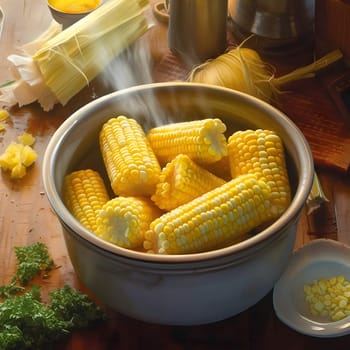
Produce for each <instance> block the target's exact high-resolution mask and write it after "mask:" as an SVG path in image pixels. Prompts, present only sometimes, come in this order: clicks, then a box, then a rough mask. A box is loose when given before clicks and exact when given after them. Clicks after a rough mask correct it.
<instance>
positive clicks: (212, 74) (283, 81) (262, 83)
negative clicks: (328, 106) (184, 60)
mask: <svg viewBox="0 0 350 350" xmlns="http://www.w3.org/2000/svg"><path fill="white" fill-rule="evenodd" d="M342 57H343V55H342V53H341V52H340V51H339V50H334V51H332V52H330V53H329V54H327V55H326V56H324V57H322V58H320V59H319V60H316V61H315V62H313V63H312V64H309V65H307V66H305V67H301V68H298V69H296V70H294V71H292V72H290V73H288V74H286V75H283V76H281V77H278V78H276V77H275V68H274V67H273V66H272V65H270V64H268V63H266V62H264V61H263V60H262V59H261V57H260V55H259V54H258V52H256V51H255V50H253V49H250V48H245V47H242V46H238V47H236V48H233V49H231V50H229V51H228V52H226V53H224V54H222V55H220V56H218V57H217V58H215V59H213V60H209V61H207V62H204V63H203V64H200V65H198V66H196V67H194V69H193V70H192V71H191V72H190V74H189V78H188V81H189V82H195V83H205V84H213V85H218V86H224V87H227V88H230V89H233V90H238V91H241V92H244V93H247V94H249V95H252V96H255V97H257V98H259V99H262V100H264V101H267V102H271V100H272V99H273V98H274V97H275V96H276V95H277V94H278V93H279V92H280V91H281V89H282V87H284V86H285V85H287V84H288V83H290V82H292V81H296V80H300V79H306V78H312V77H314V76H315V74H316V72H317V71H319V70H320V69H323V68H325V67H327V66H328V65H330V64H332V63H334V62H336V61H338V60H339V59H341V58H342Z"/></svg>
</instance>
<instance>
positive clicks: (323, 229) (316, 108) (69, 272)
mask: <svg viewBox="0 0 350 350" xmlns="http://www.w3.org/2000/svg"><path fill="white" fill-rule="evenodd" d="M1 6H2V8H3V11H4V13H5V21H4V28H3V32H2V35H1V39H0V67H1V69H0V81H1V82H3V81H6V80H7V79H10V78H11V75H10V73H9V71H8V67H9V63H8V62H7V60H6V57H7V56H8V55H9V54H12V53H16V52H17V48H18V46H20V45H21V44H23V43H25V42H27V41H29V40H31V39H33V38H34V37H35V36H36V35H37V34H39V33H41V32H42V31H43V30H44V29H45V28H46V27H47V26H48V24H49V23H50V20H51V17H50V14H49V11H48V9H47V7H46V3H45V1H44V0H40V1H39V0H36V1H26V0H2V1H1ZM144 39H145V40H148V42H149V43H150V52H151V54H152V56H153V59H154V65H153V66H152V73H153V80H154V81H164V80H172V79H179V78H181V77H182V78H183V77H184V73H185V69H184V68H183V67H181V65H178V66H177V65H176V64H175V65H174V64H173V63H174V61H175V62H176V57H174V55H172V54H171V53H170V52H169V50H168V47H167V26H166V24H161V23H159V22H157V21H155V26H154V27H153V28H152V29H151V30H150V31H149V32H148V33H147V34H146V35H145V36H144ZM313 54H314V51H313V50H312V49H310V48H309V49H305V50H302V51H300V52H296V53H294V54H289V55H288V56H286V55H274V56H266V57H264V58H265V59H266V60H268V61H270V62H271V63H273V64H275V65H276V67H277V71H278V74H282V73H284V72H288V71H290V70H291V69H293V68H296V67H299V66H301V65H305V64H308V63H311V61H312V59H313ZM343 68H344V67H342V66H341V67H339V66H337V67H335V68H334V69H331V70H327V74H325V73H324V74H320V75H319V76H318V77H317V78H315V79H309V80H306V81H301V82H298V83H294V84H293V85H290V86H289V87H288V92H287V93H286V94H283V95H281V97H280V99H279V101H278V103H277V107H278V108H280V109H281V110H283V111H284V112H286V113H287V114H288V115H289V116H290V118H291V119H293V120H294V121H295V122H296V123H297V125H299V127H300V128H301V129H302V131H303V132H304V134H305V135H306V137H307V138H308V140H309V142H310V145H311V147H312V151H313V153H314V157H315V162H316V170H317V173H318V175H319V177H320V181H321V184H322V186H323V189H324V191H325V193H326V196H327V198H328V199H329V201H328V202H327V203H325V204H324V205H322V207H321V208H320V209H319V210H317V211H316V212H315V213H314V214H312V215H307V212H306V209H305V210H304V212H303V214H302V216H301V219H300V223H299V227H298V235H297V240H296V248H298V247H301V246H303V245H304V244H305V243H307V242H308V241H310V240H313V239H317V238H321V237H323V238H324V237H326V238H331V239H336V240H339V241H342V242H344V243H350V184H349V177H348V175H347V168H348V165H349V163H350V152H349V144H350V131H349V128H348V127H347V126H346V123H345V121H344V120H343V119H342V117H341V116H340V114H339V112H338V110H337V108H336V107H335V105H334V104H333V102H332V101H331V100H330V98H329V95H328V93H327V90H326V88H325V86H326V84H327V82H328V81H329V79H331V78H332V77H334V76H335V75H336V74H338V73H339V71H338V70H339V69H340V70H341V69H343ZM94 89H95V87H94V84H92V85H91V86H90V87H89V88H86V89H85V90H84V91H82V92H81V93H79V94H78V95H77V96H76V97H75V98H74V99H73V100H71V101H70V102H69V104H68V105H67V106H65V107H61V106H56V107H55V108H54V109H53V110H52V111H50V112H43V111H42V109H41V108H40V106H39V105H37V104H36V103H35V104H32V105H29V106H25V107H22V108H19V107H14V108H12V109H11V110H10V119H9V120H8V121H7V127H6V131H4V132H1V134H0V151H1V152H2V151H3V150H4V149H5V148H6V146H7V145H8V144H9V143H10V142H11V141H13V140H15V139H16V137H17V136H19V135H20V134H22V133H23V132H24V131H28V132H30V133H32V134H33V135H34V136H35V137H36V144H35V146H34V147H35V150H36V151H37V152H38V154H39V157H38V160H37V161H36V163H35V165H34V166H33V167H32V168H31V169H30V170H29V172H28V174H27V176H26V177H25V178H23V179H22V180H18V181H13V180H10V178H9V176H8V174H6V173H1V174H0V176H1V179H0V200H1V204H0V232H1V235H0V256H1V260H0V284H5V283H8V282H9V279H10V277H11V276H12V274H13V272H14V270H15V268H16V266H15V264H16V259H15V255H14V250H13V247H14V246H22V245H27V244H32V243H35V242H38V241H41V242H43V243H45V244H46V245H47V246H48V248H49V251H50V254H51V256H52V257H53V259H54V261H55V263H56V264H57V265H59V266H60V268H59V269H57V270H55V271H54V272H53V273H52V275H51V278H49V279H47V280H44V281H42V290H43V292H44V295H45V293H46V292H47V291H49V290H52V289H55V288H57V287H60V286H62V285H64V284H69V285H71V286H73V287H74V288H76V289H79V290H81V291H83V292H86V293H89V292H88V291H87V290H86V289H85V288H84V286H82V284H81V283H80V282H79V280H78V279H77V277H76V275H75V273H74V270H73V268H72V265H71V263H70V260H69V257H68V255H67V251H66V248H65V245H64V241H63V237H62V234H61V227H60V225H59V223H58V220H57V218H56V217H55V215H54V214H53V212H52V210H51V209H50V206H49V203H48V201H47V198H46V195H45V193H44V189H43V185H42V180H41V165H42V157H43V153H44V151H45V147H46V145H47V142H48V141H49V139H50V136H51V135H52V134H53V133H54V131H55V130H56V129H57V127H58V126H59V125H60V124H61V123H62V121H63V120H65V118H67V117H68V116H69V115H70V114H71V113H72V112H73V111H75V110H76V109H78V108H79V107H80V106H81V105H83V104H85V103H86V102H88V101H89V100H90V99H91V98H92V96H93V95H94V94H96V90H94ZM97 94H98V93H97ZM325 125H326V127H325ZM319 135H322V138H323V139H321V138H320V137H319ZM44 298H45V296H44ZM349 342H350V336H345V337H341V338H336V339H318V338H312V337H308V336H304V335H301V334H299V333H297V332H295V331H293V330H291V329H290V328H288V327H287V326H285V325H284V324H283V323H281V322H280V321H279V320H278V319H277V317H276V315H275V312H274V310H273V307H272V297H271V293H270V294H269V295H267V296H266V297H265V298H264V299H263V300H261V301H260V302H259V303H258V304H256V305H255V306H253V307H251V308H250V309H249V310H247V311H245V312H242V313H241V314H239V315H237V316H235V317H232V318H230V319H228V320H225V321H222V322H217V323H215V324H210V325H203V326H194V327H182V326H181V327H168V326H159V325H152V324H145V323H142V322H139V321H135V320H132V319H129V318H127V317H124V316H122V315H119V314H112V315H111V318H110V319H109V320H108V321H106V322H105V323H104V324H103V325H101V326H98V327H96V328H93V329H88V330H84V331H81V332H77V333H74V334H73V335H72V336H71V337H70V338H69V339H68V340H67V341H64V342H63V343H62V344H59V346H58V347H57V348H58V349H67V350H68V349H74V350H79V349H89V350H92V349H128V350H131V349H143V348H153V349H168V350H180V349H191V350H195V349H201V350H203V349H204V350H205V349H241V350H250V349H270V348H283V349H286V350H287V349H299V350H302V349H308V350H313V349H315V350H316V349H317V350H320V349H330V348H331V349H334V350H336V349H344V347H345V346H346V344H349Z"/></svg>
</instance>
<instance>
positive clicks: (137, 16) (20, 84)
mask: <svg viewBox="0 0 350 350" xmlns="http://www.w3.org/2000/svg"><path fill="white" fill-rule="evenodd" d="M148 4H149V2H148V0H110V1H107V2H105V3H104V4H103V5H102V6H100V7H99V8H98V9H96V10H95V11H93V12H91V13H90V14H88V15H87V16H86V17H84V18H82V19H81V20H79V21H78V22H76V23H74V24H73V25H72V26H70V27H68V28H66V29H65V30H63V31H61V32H59V33H58V34H57V33H53V29H52V28H51V29H49V30H48V32H47V33H45V34H43V35H42V36H41V37H40V38H38V39H36V40H35V41H34V42H32V43H30V44H27V45H26V46H25V47H24V48H23V51H24V53H23V55H10V56H9V57H8V59H9V61H10V62H11V63H12V74H13V76H14V82H13V83H12V84H6V86H3V87H2V88H1V89H0V92H1V94H0V103H2V105H3V106H4V105H5V106H9V105H13V104H16V103H18V104H19V105H20V106H22V105H26V104H29V103H32V102H34V101H38V102H39V103H40V104H41V106H42V108H43V109H44V110H46V111H47V110H50V109H52V108H53V106H54V104H55V103H61V104H62V105H65V104H67V102H68V101H69V100H70V99H71V98H72V97H73V96H75V95H76V94H77V93H78V92H79V91H80V90H82V89H83V88H84V87H85V86H87V85H88V84H89V83H90V82H91V80H92V79H94V78H95V77H96V76H97V75H98V74H100V73H101V72H102V71H103V69H104V68H105V67H106V66H107V65H108V64H109V63H110V62H111V61H112V60H113V59H114V58H115V57H116V56H117V55H118V54H120V53H121V52H122V51H124V50H125V49H126V48H127V47H129V46H130V45H131V44H132V43H133V42H134V41H135V40H137V39H138V38H139V37H140V36H141V35H142V34H144V33H145V32H146V31H147V30H148V28H149V23H148V20H147V17H146V15H145V11H146V7H147V6H148ZM33 51H34V52H33Z"/></svg>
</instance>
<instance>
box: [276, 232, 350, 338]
mask: <svg viewBox="0 0 350 350" xmlns="http://www.w3.org/2000/svg"><path fill="white" fill-rule="evenodd" d="M340 275H342V276H344V278H345V279H346V280H347V281H350V247H349V246H347V245H345V244H343V243H340V242H337V241H334V240H331V239H316V240H314V241H311V242H310V243H308V244H306V245H305V246H303V247H302V248H300V249H298V250H297V251H296V252H295V253H294V254H293V256H292V258H291V260H290V263H289V264H288V267H287V268H286V270H285V271H284V273H283V274H282V276H281V278H280V279H279V280H278V282H277V283H276V285H275V288H274V291H273V303H274V308H275V311H276V314H277V316H278V318H279V319H280V320H281V321H283V322H284V323H285V324H286V325H288V326H289V327H291V328H293V329H295V330H296V331H298V332H299V333H302V334H306V335H311V336H314V337H320V338H330V337H339V336H343V335H346V334H350V316H348V317H345V318H343V319H341V320H339V321H333V322H332V321H330V320H328V319H327V318H325V317H321V316H315V315H313V314H312V313H311V312H310V309H309V306H308V304H307V302H306V301H305V297H304V286H305V285H306V284H311V283H312V282H313V281H317V280H319V279H320V278H331V277H336V276H340Z"/></svg>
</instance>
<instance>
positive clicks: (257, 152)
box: [227, 129, 291, 217]
mask: <svg viewBox="0 0 350 350" xmlns="http://www.w3.org/2000/svg"><path fill="white" fill-rule="evenodd" d="M227 148H228V157H229V162H230V169H231V175H232V177H236V176H239V175H242V174H256V175H257V176H258V177H259V179H261V180H263V181H265V182H266V183H267V184H268V185H269V186H270V188H271V203H272V206H271V215H272V217H278V216H279V215H281V214H282V213H283V212H284V211H285V210H286V209H287V207H288V205H289V204H290V200H291V189H290V184H289V178H288V171H287V166H286V160H285V154H284V148H283V144H282V141H281V139H280V137H279V136H278V135H277V134H276V133H275V132H273V131H271V130H262V129H258V130H245V131H237V132H235V133H234V134H233V135H231V136H230V137H229V139H228V146H227Z"/></svg>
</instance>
